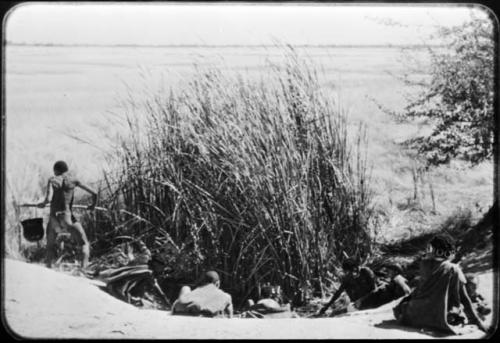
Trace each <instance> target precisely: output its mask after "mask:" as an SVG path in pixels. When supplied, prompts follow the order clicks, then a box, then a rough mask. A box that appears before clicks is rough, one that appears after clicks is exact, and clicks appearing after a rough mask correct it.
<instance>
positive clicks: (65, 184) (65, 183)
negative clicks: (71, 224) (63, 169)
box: [50, 173, 80, 215]
mask: <svg viewBox="0 0 500 343" xmlns="http://www.w3.org/2000/svg"><path fill="white" fill-rule="evenodd" d="M50 184H51V186H52V190H53V194H52V200H51V202H50V214H52V215H55V214H56V213H57V212H65V211H71V206H72V205H73V199H74V193H75V187H76V186H78V185H79V184H80V181H78V180H77V179H76V178H74V177H72V176H71V175H70V174H67V173H66V174H62V175H58V176H53V177H51V178H50Z"/></svg>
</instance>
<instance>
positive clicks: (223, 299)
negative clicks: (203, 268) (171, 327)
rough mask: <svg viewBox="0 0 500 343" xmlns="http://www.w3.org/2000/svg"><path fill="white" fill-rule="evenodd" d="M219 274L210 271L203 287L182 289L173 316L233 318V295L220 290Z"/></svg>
mask: <svg viewBox="0 0 500 343" xmlns="http://www.w3.org/2000/svg"><path fill="white" fill-rule="evenodd" d="M219 287H220V279H219V274H217V272H215V271H209V272H207V273H206V274H205V275H204V278H203V281H202V285H201V286H200V287H197V288H195V289H194V290H191V288H189V287H188V286H184V287H182V289H181V291H180V294H179V297H178V298H177V300H176V301H175V302H174V305H173V308H172V314H180V315H188V316H203V317H225V316H228V317H229V318H232V317H233V301H232V298H231V295H229V294H227V293H226V292H224V291H222V290H221V289H219Z"/></svg>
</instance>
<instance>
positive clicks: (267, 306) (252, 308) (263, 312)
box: [242, 286, 298, 318]
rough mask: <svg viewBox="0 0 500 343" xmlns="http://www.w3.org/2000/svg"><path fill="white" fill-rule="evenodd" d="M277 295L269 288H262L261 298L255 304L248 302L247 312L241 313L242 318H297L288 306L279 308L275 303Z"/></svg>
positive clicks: (278, 304) (277, 303)
mask: <svg viewBox="0 0 500 343" xmlns="http://www.w3.org/2000/svg"><path fill="white" fill-rule="evenodd" d="M277 298H278V294H277V293H276V292H275V289H274V288H273V287H271V286H264V287H263V288H262V292H261V298H260V300H259V301H257V303H256V304H255V303H254V302H253V300H251V299H250V300H248V302H247V309H248V310H247V311H245V312H243V313H242V317H243V318H298V315H297V314H296V313H295V312H292V311H291V310H290V304H287V305H284V306H281V305H280V303H279V302H278V301H277Z"/></svg>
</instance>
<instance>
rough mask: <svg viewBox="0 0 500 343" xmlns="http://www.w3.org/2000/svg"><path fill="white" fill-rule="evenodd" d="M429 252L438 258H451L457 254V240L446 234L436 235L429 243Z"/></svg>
mask: <svg viewBox="0 0 500 343" xmlns="http://www.w3.org/2000/svg"><path fill="white" fill-rule="evenodd" d="M427 253H429V254H431V255H432V256H434V257H437V258H444V259H450V258H451V257H452V256H453V255H454V254H455V241H454V239H453V238H451V237H450V236H449V235H445V234H441V235H437V236H434V237H433V238H432V239H431V240H430V241H429V244H428V245H427Z"/></svg>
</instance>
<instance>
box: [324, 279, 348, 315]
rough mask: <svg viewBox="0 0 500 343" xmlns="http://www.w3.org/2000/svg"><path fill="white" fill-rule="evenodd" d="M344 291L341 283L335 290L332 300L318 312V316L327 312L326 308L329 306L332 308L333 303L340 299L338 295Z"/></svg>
mask: <svg viewBox="0 0 500 343" xmlns="http://www.w3.org/2000/svg"><path fill="white" fill-rule="evenodd" d="M344 290H345V286H344V283H341V284H340V287H339V289H337V291H336V292H335V294H334V295H333V297H332V299H331V300H330V301H329V302H328V304H326V305H325V306H323V308H322V309H321V310H320V311H319V313H318V314H320V315H322V314H324V313H325V312H326V310H328V308H329V307H330V306H332V305H333V303H334V302H335V301H336V300H337V299H338V298H339V297H340V295H341V294H342V292H344Z"/></svg>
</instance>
